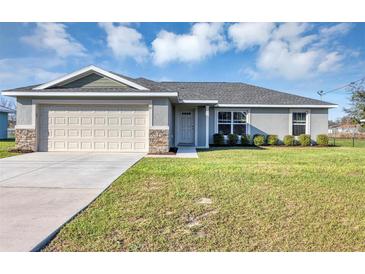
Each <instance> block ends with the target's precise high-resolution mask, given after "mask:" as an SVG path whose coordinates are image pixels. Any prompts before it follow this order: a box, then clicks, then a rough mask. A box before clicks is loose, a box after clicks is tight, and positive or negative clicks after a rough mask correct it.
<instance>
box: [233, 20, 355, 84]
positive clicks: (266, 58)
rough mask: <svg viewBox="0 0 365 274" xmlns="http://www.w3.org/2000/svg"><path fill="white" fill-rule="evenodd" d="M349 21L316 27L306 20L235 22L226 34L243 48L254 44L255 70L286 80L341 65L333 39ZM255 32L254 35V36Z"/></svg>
mask: <svg viewBox="0 0 365 274" xmlns="http://www.w3.org/2000/svg"><path fill="white" fill-rule="evenodd" d="M350 28H351V25H350V24H344V23H341V24H336V25H333V26H330V27H323V28H320V29H318V30H315V29H314V28H313V25H311V24H307V23H283V24H278V25H273V24H272V25H270V24H268V23H247V24H246V23H239V24H233V25H231V26H230V27H229V30H228V33H229V36H230V38H231V39H232V41H233V43H234V45H235V47H236V49H237V50H239V51H245V50H247V49H248V48H250V47H254V46H258V47H259V50H258V55H257V59H256V69H257V71H256V73H253V71H252V69H250V71H249V72H248V73H246V74H247V75H255V77H257V75H259V74H265V75H268V76H270V75H271V76H279V77H283V78H286V79H290V80H294V79H306V78H309V77H313V76H315V75H318V74H320V73H326V72H330V71H335V70H337V69H339V68H340V67H341V61H342V60H343V59H344V56H343V54H340V53H339V51H338V50H335V49H331V48H333V45H334V43H331V42H332V41H333V39H335V38H337V37H338V35H344V34H346V33H347V32H348V31H349V30H350ZM255 33H256V34H257V35H255Z"/></svg>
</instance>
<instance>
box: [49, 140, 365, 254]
mask: <svg viewBox="0 0 365 274" xmlns="http://www.w3.org/2000/svg"><path fill="white" fill-rule="evenodd" d="M364 163H365V149H359V148H347V147H340V148H339V147H330V148H299V147H295V148H285V147H279V148H275V147H273V148H265V149H256V150H255V149H240V148H235V149H231V150H226V149H219V148H216V149H213V150H210V151H206V152H200V153H199V159H167V158H165V159H163V158H145V159H143V160H142V161H140V162H139V163H138V164H137V165H135V166H134V167H132V168H131V169H130V170H129V171H127V172H126V173H125V174H124V175H123V176H121V177H120V178H119V179H117V180H116V181H115V182H114V183H113V184H112V186H111V187H110V188H109V189H108V190H107V191H106V192H105V193H103V194H102V195H101V196H100V197H99V198H98V199H97V200H96V201H95V202H93V203H92V204H91V205H90V206H89V207H88V208H87V209H86V210H85V211H84V212H82V213H81V214H79V215H78V216H77V217H76V218H75V219H74V220H72V221H71V222H70V223H68V224H67V225H66V226H65V227H64V228H63V229H62V230H61V231H60V233H59V234H58V235H57V236H56V238H55V239H54V240H53V241H52V242H51V243H50V244H49V245H48V246H47V247H46V248H45V251H365V165H364ZM202 198H207V199H210V200H211V202H212V203H211V204H209V203H208V204H200V203H199V201H201V199H202ZM207 201H209V200H207Z"/></svg>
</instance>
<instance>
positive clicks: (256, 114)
mask: <svg viewBox="0 0 365 274" xmlns="http://www.w3.org/2000/svg"><path fill="white" fill-rule="evenodd" d="M250 115H251V117H250V120H251V121H250V128H251V136H254V135H255V134H263V135H269V134H275V135H278V136H279V139H281V140H282V139H283V138H284V136H285V135H288V134H289V109H288V108H251V114H250Z"/></svg>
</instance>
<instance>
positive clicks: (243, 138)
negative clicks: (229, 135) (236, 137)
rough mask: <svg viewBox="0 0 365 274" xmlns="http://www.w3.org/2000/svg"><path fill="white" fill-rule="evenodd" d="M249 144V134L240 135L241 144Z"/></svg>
mask: <svg viewBox="0 0 365 274" xmlns="http://www.w3.org/2000/svg"><path fill="white" fill-rule="evenodd" d="M249 144H250V135H242V136H241V145H243V146H247V145H249Z"/></svg>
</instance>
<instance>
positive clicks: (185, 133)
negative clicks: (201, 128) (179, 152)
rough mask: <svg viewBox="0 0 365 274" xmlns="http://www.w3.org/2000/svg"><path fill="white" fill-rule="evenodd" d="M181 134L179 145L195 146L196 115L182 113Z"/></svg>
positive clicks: (187, 112)
mask: <svg viewBox="0 0 365 274" xmlns="http://www.w3.org/2000/svg"><path fill="white" fill-rule="evenodd" d="M179 134H180V140H179V141H180V142H179V143H181V144H194V139H195V138H194V137H195V134H194V113H193V112H192V111H181V113H180V130H179Z"/></svg>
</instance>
